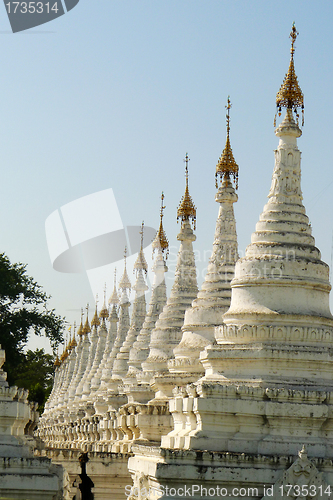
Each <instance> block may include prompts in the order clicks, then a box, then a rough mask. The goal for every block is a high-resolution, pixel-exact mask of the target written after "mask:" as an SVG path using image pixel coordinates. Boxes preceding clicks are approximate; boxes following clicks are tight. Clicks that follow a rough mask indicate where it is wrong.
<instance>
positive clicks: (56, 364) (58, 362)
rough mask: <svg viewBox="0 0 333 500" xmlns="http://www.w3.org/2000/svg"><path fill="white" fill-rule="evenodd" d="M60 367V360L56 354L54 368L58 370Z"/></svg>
mask: <svg viewBox="0 0 333 500" xmlns="http://www.w3.org/2000/svg"><path fill="white" fill-rule="evenodd" d="M60 365H61V363H60V359H59V356H58V354H57V357H56V360H55V362H54V366H55V368H58V367H59V366H60Z"/></svg>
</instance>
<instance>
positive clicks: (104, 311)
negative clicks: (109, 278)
mask: <svg viewBox="0 0 333 500" xmlns="http://www.w3.org/2000/svg"><path fill="white" fill-rule="evenodd" d="M99 317H100V318H101V319H102V321H103V323H105V320H106V319H108V317H109V311H108V308H107V307H106V283H105V286H104V302H103V307H102V309H101V311H100V313H99Z"/></svg>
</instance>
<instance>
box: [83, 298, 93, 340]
mask: <svg viewBox="0 0 333 500" xmlns="http://www.w3.org/2000/svg"><path fill="white" fill-rule="evenodd" d="M86 311H87V316H86V322H85V324H84V327H83V330H82V332H83V333H85V334H88V333H90V332H91V328H90V324H89V319H88V314H89V304H87V306H86Z"/></svg>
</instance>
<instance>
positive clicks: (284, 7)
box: [0, 0, 333, 345]
mask: <svg viewBox="0 0 333 500" xmlns="http://www.w3.org/2000/svg"><path fill="white" fill-rule="evenodd" d="M293 21H295V23H296V28H297V30H298V31H299V37H298V38H297V41H296V53H295V68H296V73H297V75H298V80H299V83H300V86H301V88H302V90H303V92H304V95H305V125H304V128H303V136H302V137H301V138H300V139H299V141H298V145H299V148H300V150H301V151H302V188H303V195H304V203H305V206H306V209H307V214H308V215H309V217H310V221H311V223H312V227H313V234H314V236H315V238H316V244H317V246H318V247H319V249H320V250H321V252H322V257H323V260H325V261H326V262H327V263H328V264H331V254H332V252H331V247H332V229H333V224H332V215H333V214H332V212H333V208H332V207H333V203H332V198H333V196H332V195H333V168H332V166H333V165H332V164H333V158H332V157H333V150H332V142H331V141H332V137H333V112H332V111H333V109H332V108H333V102H332V100H333V97H332V90H331V87H332V85H331V81H332V79H333V58H332V50H333V30H332V23H333V3H332V2H331V1H318V2H314V1H313V0H312V1H308V0H294V1H293V2H290V0H288V1H285V0H282V1H280V2H278V3H277V2H273V1H267V0H255V1H249V0H247V1H243V0H232V1H231V0H229V1H224V0H200V1H199V0H164V1H162V0H159V1H156V0H154V1H153V0H151V1H148V0H140V1H139V0H136V1H134V0H98V1H96V0H80V2H79V4H78V5H77V7H75V8H74V9H73V10H72V11H71V12H69V13H67V14H66V15H64V16H62V17H60V18H59V19H57V20H55V21H53V22H51V23H48V24H45V25H43V26H41V27H38V28H34V29H33V30H29V31H26V32H22V33H17V34H12V33H10V26H9V21H8V19H7V16H6V11H5V7H4V6H1V5H0V51H1V79H0V86H1V90H2V92H1V98H0V116H1V119H0V133H1V139H0V141H1V159H0V161H1V164H2V176H1V183H0V210H1V222H0V230H1V242H2V244H1V251H4V252H5V253H6V254H7V255H8V256H9V258H10V259H11V261H13V262H23V263H27V264H28V272H29V274H30V275H32V276H33V277H34V278H35V279H36V280H37V281H38V283H40V284H41V285H43V287H44V289H45V290H46V292H47V293H49V294H51V295H52V300H51V305H52V306H53V307H55V308H56V310H57V312H58V313H59V314H61V315H65V316H66V317H67V318H68V320H69V321H70V322H72V321H74V319H76V320H79V309H80V307H82V306H85V304H86V303H87V302H90V303H91V304H93V296H92V292H91V288H90V286H89V282H88V279H87V276H86V274H85V273H82V274H64V273H59V272H57V271H55V270H54V269H53V268H52V265H51V261H50V257H49V253H48V248H47V244H46V237H45V220H46V219H47V217H48V216H49V215H50V214H51V213H52V212H53V211H55V210H57V209H58V208H60V207H61V206H63V205H64V204H67V203H69V202H71V201H74V200H76V199H78V198H80V197H83V196H86V195H90V194H93V193H96V192H98V191H101V190H104V189H108V188H112V189H113V192H114V195H115V198H116V201H117V205H118V208H119V213H120V215H121V219H122V222H123V224H124V225H125V226H128V225H140V224H141V221H142V220H144V221H145V223H146V225H148V226H152V227H157V226H158V222H159V206H160V199H159V198H160V193H161V191H162V190H163V191H164V193H165V204H166V206H167V208H166V210H165V218H164V223H165V229H166V232H167V235H168V238H169V240H170V244H171V246H172V248H173V249H174V250H173V255H174V254H175V249H176V248H178V242H177V239H176V236H177V232H178V230H179V226H177V223H176V209H177V206H178V203H179V201H180V198H181V196H182V194H183V192H184V163H183V158H184V156H185V153H186V152H187V151H188V153H189V156H190V159H191V161H190V163H189V170H190V193H191V195H192V198H193V200H194V202H195V204H196V206H197V231H196V235H197V241H196V242H195V248H196V253H197V257H198V269H199V283H201V281H202V279H203V270H204V267H205V265H206V264H207V256H208V254H209V250H210V249H211V247H212V243H213V236H214V228H215V221H216V217H217V213H218V207H217V204H216V203H215V201H214V196H215V192H216V189H215V182H214V173H215V166H216V163H217V161H218V158H219V156H220V154H221V151H222V149H223V147H224V144H225V133H226V132H225V108H224V106H225V104H226V100H227V96H228V95H230V98H231V102H232V105H233V106H232V110H231V145H232V148H233V152H234V156H235V159H236V161H237V162H238V164H239V168H240V173H239V190H238V195H239V201H238V203H237V204H236V207H235V212H236V218H237V232H238V238H239V248H240V253H241V254H242V253H243V252H244V250H245V248H246V246H247V244H248V243H249V242H250V236H251V233H252V232H253V230H254V228H255V223H256V221H257V220H258V217H259V214H260V212H261V211H262V208H263V206H264V204H265V202H266V196H267V194H268V191H269V187H270V179H271V174H272V170H273V166H274V155H273V150H274V149H275V148H276V146H277V143H278V141H277V138H276V137H275V134H274V127H273V119H274V114H275V96H276V92H277V91H278V89H279V87H280V85H281V83H282V81H283V78H284V75H285V73H286V71H287V69H288V64H289V58H290V40H289V33H290V30H291V26H292V22H293ZM205 251H207V252H205ZM150 262H151V261H150V260H149V264H150ZM170 269H172V262H170ZM121 272H122V269H119V273H121ZM129 274H130V276H132V274H131V270H129ZM168 283H169V285H170V283H172V274H171V276H170V279H169V281H168ZM169 289H170V286H169ZM109 292H111V290H109ZM40 345H41V344H40Z"/></svg>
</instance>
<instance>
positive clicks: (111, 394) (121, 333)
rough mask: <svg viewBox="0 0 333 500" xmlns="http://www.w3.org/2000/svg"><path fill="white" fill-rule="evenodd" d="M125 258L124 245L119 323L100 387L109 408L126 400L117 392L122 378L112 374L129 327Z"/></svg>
mask: <svg viewBox="0 0 333 500" xmlns="http://www.w3.org/2000/svg"><path fill="white" fill-rule="evenodd" d="M126 258H127V248H126V247H125V253H124V273H123V275H122V277H121V280H120V283H119V288H120V290H121V297H120V305H119V323H118V329H117V336H116V339H115V342H114V344H113V348H112V351H111V354H110V361H111V363H112V370H111V373H110V378H109V380H108V381H106V382H105V385H104V386H103V387H101V388H100V389H101V395H100V398H102V399H103V398H104V396H105V397H106V395H108V403H109V404H110V406H111V408H115V409H117V408H119V406H120V405H121V404H123V403H124V402H125V401H126V398H125V396H123V395H121V394H120V393H119V389H120V386H121V384H122V379H121V377H120V376H116V375H115V376H113V366H114V362H115V360H116V358H117V355H118V353H119V351H120V348H121V347H122V345H123V343H124V341H125V338H126V335H127V333H128V330H129V328H130V315H129V307H130V305H131V304H130V301H129V297H128V292H129V291H130V290H131V282H130V280H129V277H128V274H127V266H126Z"/></svg>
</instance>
